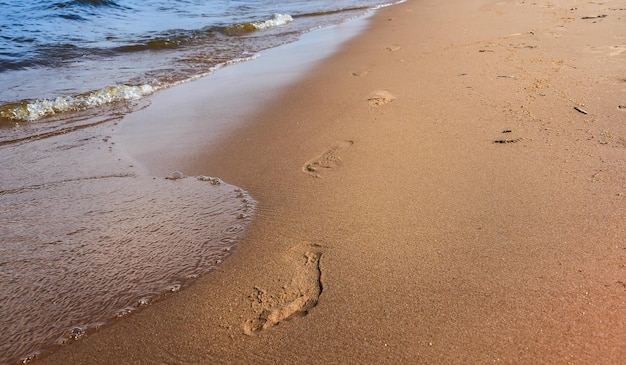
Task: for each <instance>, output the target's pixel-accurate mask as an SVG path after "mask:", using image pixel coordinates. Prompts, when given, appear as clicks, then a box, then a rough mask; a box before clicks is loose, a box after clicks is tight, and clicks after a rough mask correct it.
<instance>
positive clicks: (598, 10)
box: [40, 0, 626, 364]
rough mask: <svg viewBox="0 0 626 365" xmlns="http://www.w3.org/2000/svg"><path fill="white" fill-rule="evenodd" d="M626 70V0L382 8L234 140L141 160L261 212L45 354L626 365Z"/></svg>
mask: <svg viewBox="0 0 626 365" xmlns="http://www.w3.org/2000/svg"><path fill="white" fill-rule="evenodd" d="M625 65H626V1H617V0H608V1H605V2H601V3H596V2H590V1H564V0H555V1H550V2H543V1H537V2H531V1H488V0H469V1H439V0H412V1H409V2H406V3H403V4H401V5H397V6H393V7H388V8H384V9H382V10H380V11H379V12H378V13H377V14H376V15H375V16H374V17H373V18H372V19H371V26H370V28H369V29H367V30H366V31H365V32H364V33H363V34H362V35H360V36H358V37H357V38H354V39H353V40H351V41H350V42H349V43H347V44H345V45H344V46H343V47H342V48H341V50H340V51H339V52H338V53H337V54H336V55H334V56H332V57H331V58H329V59H327V60H325V61H324V62H322V63H321V64H320V65H318V66H317V67H316V68H315V69H314V70H311V71H310V72H307V73H306V77H304V78H303V79H302V80H300V81H298V82H297V83H296V84H294V85H292V86H290V87H288V88H287V89H285V90H284V92H282V93H279V94H277V96H276V98H275V99H272V101H271V102H268V103H267V105H266V107H265V108H263V110H261V111H259V112H257V113H255V114H254V115H253V116H251V117H250V118H248V119H249V123H248V124H247V125H246V126H245V127H242V128H239V129H238V130H237V131H236V132H235V133H230V134H228V135H225V136H223V138H222V141H221V142H220V143H213V144H210V145H206V146H204V147H198V146H197V145H195V146H194V148H192V149H188V150H187V151H186V152H185V153H184V155H185V158H184V159H182V158H181V159H180V160H179V161H175V165H176V166H169V165H167V166H166V165H164V164H165V162H163V161H166V160H167V161H169V160H176V157H175V156H176V153H177V152H176V149H180V148H183V149H184V146H181V145H180V144H172V153H171V154H168V153H165V154H163V156H168V157H167V158H164V159H163V161H162V163H163V164H162V165H160V164H159V157H158V156H157V157H155V156H152V157H151V158H145V156H143V157H142V155H141V154H137V156H138V159H139V160H141V158H144V160H143V162H144V163H145V166H146V169H148V170H150V169H152V170H159V169H161V170H163V172H169V171H174V170H179V169H180V170H181V171H183V172H184V173H185V174H187V175H190V176H191V175H210V176H219V177H220V178H221V179H223V180H224V181H227V182H229V183H232V184H235V185H237V186H240V187H242V188H244V189H246V190H247V191H248V192H250V194H251V195H252V196H253V197H254V198H255V199H256V200H257V201H258V210H257V213H256V216H255V219H254V220H253V222H252V224H251V227H250V228H249V230H248V232H247V234H246V237H245V239H244V241H243V243H242V244H241V246H240V248H239V249H238V250H237V251H236V252H235V254H233V255H232V256H231V257H230V258H229V259H228V260H227V261H226V262H225V263H224V264H223V265H222V266H221V268H220V269H219V270H218V271H214V272H212V273H209V274H208V275H205V276H203V277H201V278H200V279H199V280H198V281H197V282H196V283H195V284H194V285H193V286H192V287H191V288H189V289H186V290H183V291H181V292H180V293H179V294H177V295H175V296H173V297H172V298H170V299H168V300H165V301H162V302H159V303H156V304H155V305H152V306H150V307H148V308H147V309H145V310H143V311H141V312H140V313H138V314H135V315H131V316H129V317H128V318H124V319H123V320H120V321H117V322H116V323H115V324H113V325H111V326H109V327H107V328H105V329H103V330H101V331H99V332H97V333H95V334H92V335H90V336H87V337H86V338H85V339H82V340H80V341H77V342H76V343H74V344H72V345H70V346H65V347H63V348H62V349H61V350H60V351H58V352H56V353H54V354H53V355H52V356H49V357H46V358H44V359H42V360H41V361H40V363H43V364H86V363H89V364H97V363H102V364H114V363H115V364H123V363H124V364H131V363H132V364H140V363H146V364H148V363H167V364H194V363H195V364H230V363H238V364H347V363H362V364H407V363H423V364H485V363H517V364H538V363H543V364H549V363H555V364H565V363H573V364H591V363H597V364H618V363H623V361H624V359H626V330H625V329H626V198H625V197H626V195H625V194H626V180H625V179H626V166H625V163H626V68H625ZM201 107H202V105H198V108H201ZM155 114H158V112H155ZM181 133H182V132H181ZM186 133H190V134H193V133H195V131H194V130H190V131H188V132H186ZM181 155H182V154H181ZM174 167H176V168H174Z"/></svg>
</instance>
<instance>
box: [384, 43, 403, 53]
mask: <svg viewBox="0 0 626 365" xmlns="http://www.w3.org/2000/svg"><path fill="white" fill-rule="evenodd" d="M385 49H386V50H387V51H388V52H395V51H397V50H400V49H402V47H400V46H399V45H397V44H391V45H389V46H387V47H386V48H385Z"/></svg>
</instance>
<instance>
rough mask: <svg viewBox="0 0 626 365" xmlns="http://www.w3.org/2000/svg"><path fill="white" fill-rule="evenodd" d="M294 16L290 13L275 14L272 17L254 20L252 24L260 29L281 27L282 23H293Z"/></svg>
mask: <svg viewBox="0 0 626 365" xmlns="http://www.w3.org/2000/svg"><path fill="white" fill-rule="evenodd" d="M292 21H293V18H292V17H291V15H289V14H274V16H273V17H272V19H268V20H263V21H258V22H253V23H252V25H253V26H254V27H255V28H256V29H259V30H262V29H267V28H274V27H280V26H281V25H285V24H287V23H291V22H292Z"/></svg>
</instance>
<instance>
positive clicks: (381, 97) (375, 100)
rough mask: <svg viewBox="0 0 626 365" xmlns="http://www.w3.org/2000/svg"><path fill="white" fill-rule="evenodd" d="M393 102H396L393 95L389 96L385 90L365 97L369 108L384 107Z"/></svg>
mask: <svg viewBox="0 0 626 365" xmlns="http://www.w3.org/2000/svg"><path fill="white" fill-rule="evenodd" d="M394 100H396V97H395V95H393V94H391V93H390V92H389V91H387V90H376V91H374V92H372V93H370V94H369V95H368V96H367V102H368V103H369V105H370V106H371V107H378V106H381V105H385V104H388V103H391V102H392V101H394Z"/></svg>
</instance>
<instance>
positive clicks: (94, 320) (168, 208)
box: [0, 142, 255, 363]
mask: <svg viewBox="0 0 626 365" xmlns="http://www.w3.org/2000/svg"><path fill="white" fill-rule="evenodd" d="M41 143H44V142H41ZM45 143H47V145H48V146H51V145H54V143H49V142H45ZM57 145H58V146H65V145H64V144H57ZM29 146H33V145H32V144H30V145H29ZM58 146H57V147H58ZM87 147H88V146H87ZM12 148H13V147H12ZM14 148H18V149H19V148H20V147H19V146H17V147H14ZM81 148H83V149H84V148H85V145H82V147H81ZM29 149H30V150H31V151H33V148H29ZM54 149H56V150H58V148H56V147H54ZM87 149H89V148H87ZM71 150H74V151H76V152H82V153H84V151H80V148H72V149H71ZM92 150H93V149H92ZM42 151H43V150H40V151H39V152H37V153H36V155H39V156H41V158H42V161H43V162H42V161H39V162H34V163H35V164H42V163H43V164H49V162H50V161H47V162H46V158H45V157H44V156H43V154H42V153H41V152H42ZM3 152H5V153H10V152H16V151H11V150H7V149H5V150H4V151H3ZM57 152H58V151H57ZM5 157H6V155H5ZM85 159H86V160H87V161H89V158H88V156H83V161H84V160H85ZM54 160H55V161H57V162H58V163H61V166H49V168H48V169H47V170H48V171H51V172H52V171H53V172H54V173H51V174H50V175H48V176H47V177H46V178H43V180H42V181H39V179H38V178H37V177H36V175H37V174H36V170H37V169H36V168H35V169H33V170H35V172H32V171H31V172H30V173H28V175H29V176H22V177H20V176H18V175H19V174H20V172H19V171H18V170H15V176H13V175H9V174H6V177H7V179H5V180H4V181H3V182H0V185H2V186H0V205H1V206H2V212H0V282H2V283H3V290H2V291H0V304H1V307H2V318H1V319H0V353H1V354H3V355H2V358H0V363H4V362H5V361H6V362H7V363H16V362H18V361H20V359H24V358H25V357H26V356H32V355H33V354H37V353H41V352H42V351H43V352H45V351H47V350H49V349H50V348H52V347H54V346H55V345H58V344H62V343H65V342H68V341H71V340H74V339H78V338H80V337H82V336H83V335H84V333H85V332H86V331H89V330H91V329H94V328H97V327H98V326H100V325H102V324H104V323H105V322H106V321H108V320H111V319H113V318H115V317H118V316H123V315H125V314H128V313H130V312H132V311H134V310H136V309H137V308H139V307H141V306H144V305H147V304H149V303H150V302H152V301H154V300H155V299H158V298H160V297H162V296H164V295H165V294H166V293H168V292H175V291H178V290H179V289H180V288H181V286H184V285H185V283H187V282H188V281H189V280H190V279H193V278H195V277H197V276H198V275H200V274H202V273H203V272H206V271H208V270H210V269H211V268H212V267H214V266H215V265H216V264H218V263H219V262H220V261H221V260H222V259H223V258H224V257H225V256H227V254H228V251H229V250H230V249H231V248H232V247H233V245H235V244H236V242H238V241H239V238H240V236H241V235H242V234H243V232H244V229H245V227H246V225H247V224H248V222H249V220H250V218H249V217H250V216H251V214H252V211H253V209H254V204H255V203H254V201H253V200H252V199H251V198H250V197H249V196H248V195H247V193H245V192H244V191H242V190H241V189H239V188H237V187H236V186H233V185H229V184H226V183H224V182H222V181H221V180H219V179H216V178H210V177H206V176H199V177H191V176H188V177H185V176H184V175H183V174H182V173H181V174H180V176H179V175H177V176H176V177H177V178H175V179H165V178H154V177H148V176H136V175H134V174H130V173H128V174H125V173H119V171H117V172H116V171H115V169H113V168H110V167H107V168H106V169H105V170H110V172H115V173H110V174H108V175H90V174H86V173H85V172H82V171H79V170H78V169H73V170H72V171H71V172H69V171H65V173H63V171H64V170H63V168H66V169H69V168H71V167H72V166H71V164H72V163H73V162H65V164H66V166H65V167H64V165H63V163H62V160H63V159H62V158H61V159H59V158H54ZM60 160H61V161H60ZM69 160H71V159H68V161H69ZM22 161H24V159H22ZM3 163H7V160H5V161H3ZM8 163H10V161H9V162H8ZM67 165H70V166H67ZM43 171H45V169H44V170H43ZM22 173H23V174H26V173H25V172H22ZM33 174H34V176H33ZM72 174H74V175H76V176H72ZM11 176H12V177H11Z"/></svg>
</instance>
